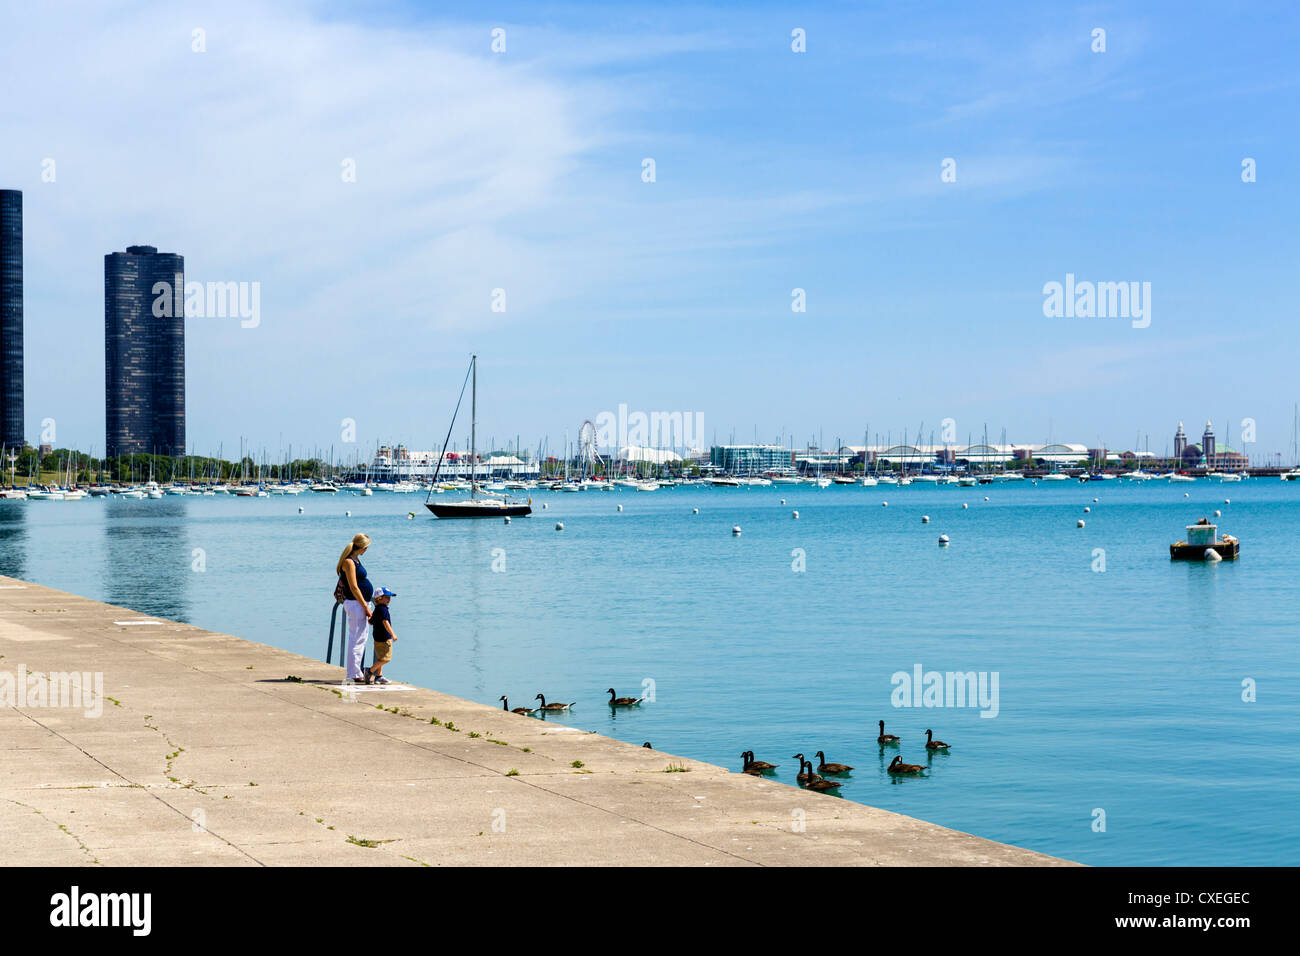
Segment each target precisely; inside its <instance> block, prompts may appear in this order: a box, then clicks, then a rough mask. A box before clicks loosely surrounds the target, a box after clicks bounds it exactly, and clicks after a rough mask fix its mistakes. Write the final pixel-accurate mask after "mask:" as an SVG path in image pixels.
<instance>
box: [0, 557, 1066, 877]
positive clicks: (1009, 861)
mask: <svg viewBox="0 0 1300 956" xmlns="http://www.w3.org/2000/svg"><path fill="white" fill-rule="evenodd" d="M342 676H343V675H342V670H341V669H340V668H338V667H335V666H331V665H329V664H323V663H321V662H319V661H315V660H311V659H309V658H305V657H302V656H299V655H297V654H291V653H289V652H287V651H282V650H279V649H277V648H274V647H268V646H266V645H264V644H257V643H253V642H251V641H246V640H242V639H240V638H238V637H233V636H230V635H226V634H218V633H214V632H211V631H206V630H202V629H200V628H196V627H192V626H190V625H187V624H182V623H178V622H175V621H169V620H163V619H160V618H152V617H148V616H146V615H142V614H139V613H137V612H135V611H131V610H128V609H126V608H122V607H114V606H112V605H108V604H101V603H99V602H96V601H92V600H89V599H87V598H83V597H78V596H76V595H72V594H67V593H64V592H61V591H55V590H52V589H50V588H46V587H41V586H39V585H36V584H31V583H28V582H25V581H19V580H15V579H13V578H5V577H0V754H2V759H0V832H3V833H5V834H6V838H5V839H4V841H3V845H2V847H0V863H3V864H5V865H10V866H12V865H41V866H51V865H86V866H95V865H104V866H113V865H117V866H151V865H206V866H218V865H221V866H225V865H230V866H275V865H297V866H302V865H317V864H329V865H332V864H363V865H395V866H396V865H403V866H421V865H430V866H437V865H477V866H506V865H533V866H573V865H600V866H620V865H676V866H684V865H692V866H723V865H725V866H741V865H757V866H762V865H800V866H802V865H816V866H858V865H970V866H989V865H1011V866H1042V865H1048V866H1050V865H1069V864H1068V863H1067V861H1064V860H1058V859H1054V858H1052V857H1049V856H1044V855H1042V854H1039V853H1035V852H1032V851H1029V850H1024V849H1019V848H1017V847H1013V846H1008V845H1006V844H1002V843H996V842H993V841H991V840H985V839H982V838H980V837H976V836H972V835H970V834H966V833H960V832H958V831H955V830H950V829H946V828H944V827H941V826H937V825H935V824H932V823H926V822H923V821H920V820H915V819H912V818H910V817H906V816H902V815H900V814H896V813H891V812H888V811H885V810H879V809H876V808H873V807H868V806H863V805H861V804H857V803H852V802H850V801H847V800H842V799H839V798H836V797H832V796H826V795H822V794H817V793H810V792H807V791H804V790H801V789H799V788H796V787H793V786H789V785H786V784H782V783H778V782H776V781H771V780H763V779H760V778H755V777H750V776H746V775H744V774H740V773H733V772H729V771H728V770H726V769H725V768H722V767H717V766H714V765H711V764H707V763H702V762H700V761H697V760H690V759H688V758H684V757H678V756H674V755H672V754H669V753H663V752H660V751H655V750H648V749H645V748H642V747H637V746H633V745H630V744H626V743H623V742H621V741H617V740H612V739H610V738H608V737H603V736H600V735H598V734H593V733H587V732H584V731H581V730H576V729H572V728H567V727H563V726H559V725H557V724H554V723H548V722H545V721H542V720H538V719H534V718H532V717H523V716H517V715H515V714H509V713H505V712H504V711H502V710H500V709H498V708H495V707H489V706H486V705H483V704H477V703H474V702H471V701H467V700H462V699H460V698H457V697H451V696H449V695H447V694H441V693H438V692H436V691H432V690H425V689H422V688H418V687H401V688H398V689H389V688H374V689H371V688H364V687H363V688H358V689H356V690H352V689H350V688H349V687H347V686H345V685H343V684H341V680H342Z"/></svg>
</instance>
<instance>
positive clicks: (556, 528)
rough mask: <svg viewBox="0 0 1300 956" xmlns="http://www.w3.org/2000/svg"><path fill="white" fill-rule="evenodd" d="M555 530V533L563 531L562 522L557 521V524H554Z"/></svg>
mask: <svg viewBox="0 0 1300 956" xmlns="http://www.w3.org/2000/svg"><path fill="white" fill-rule="evenodd" d="M555 530H556V531H563V530H564V522H563V521H557V522H555Z"/></svg>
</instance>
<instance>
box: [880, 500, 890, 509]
mask: <svg viewBox="0 0 1300 956" xmlns="http://www.w3.org/2000/svg"><path fill="white" fill-rule="evenodd" d="M880 507H882V508H888V507H889V502H888V501H882V502H881V503H880Z"/></svg>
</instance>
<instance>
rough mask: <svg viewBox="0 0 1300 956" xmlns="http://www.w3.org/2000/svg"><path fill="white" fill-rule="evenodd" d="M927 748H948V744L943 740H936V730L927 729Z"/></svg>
mask: <svg viewBox="0 0 1300 956" xmlns="http://www.w3.org/2000/svg"><path fill="white" fill-rule="evenodd" d="M925 749H926V750H947V749H948V745H947V744H946V743H944V742H943V741H942V740H935V739H934V731H933V730H927V731H926V732H925Z"/></svg>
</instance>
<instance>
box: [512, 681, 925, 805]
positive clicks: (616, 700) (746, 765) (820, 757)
mask: <svg viewBox="0 0 1300 956" xmlns="http://www.w3.org/2000/svg"><path fill="white" fill-rule="evenodd" d="M605 693H607V694H609V700H608V701H606V703H607V704H608V705H609V706H610V707H635V706H637V705H638V704H640V703H641V702H642V701H643V700H644V699H645V698H643V697H619V696H618V694H617V693H616V692H615V690H614V688H612V687H611V688H609V689H608V690H606V691H605ZM498 699H499V700H500V701H501V709H502V710H506V711H509V712H510V713H512V714H522V715H523V716H525V717H531V716H532V715H533V714H537V713H544V714H545V713H551V714H553V713H558V712H560V711H567V710H569V709H571V708H572V707H573V706H574V704H576V703H577V701H576V700H575V701H571V702H569V703H567V704H563V703H560V702H558V701H551V702H550V703H547V700H546V695H545V694H538V695H537V696H536V697H534V698H533V699H534V700H537V701H541V703H540V704H538V705H537V706H536V707H511V706H510V701H509V700H508V699H507V698H506V695H505V694H502V695H501V697H500V698H498ZM878 723H879V725H880V734H879V736H877V737H876V743H877V744H879V745H880V746H881V747H882V748H884V747H897V746H898V745H899V744H900V743H902V741H901V740H900V739H899V738H898V736H897V735H895V734H887V733H885V722H884V721H883V720H881V721H878ZM641 746H642V747H647V748H650V741H648V740H647V741H646V742H645V743H643V744H642V745H641ZM651 749H653V748H651ZM925 749H926V751H927V752H929V753H935V752H940V753H947V752H948V751H949V749H950V747H949V745H948V744H946V743H944V742H943V741H942V740H935V739H934V731H933V730H926V732H925ZM813 756H814V757H816V758H817V772H816V773H814V772H813V764H812V761H811V760H808V759H807V758H806V757H804V755H803V754H794V755H793V756H792V757H791V758H790V759H792V760H798V761H799V772H798V773H797V774H796V775H795V780H797V781H798V782H799V785H800V786H801V787H803V788H804V789H805V790H815V791H816V792H818V793H825V792H826V791H828V790H838V789H839V788H840V786H841V783H840V781H838V780H827V779H826V777H825V776H822V775H823V774H825V775H826V776H831V777H844V776H847V775H848V774H850V773H852V772H853V768H852V767H850V766H849V765H848V764H846V763H831V762H829V761H827V759H826V753H825V751H821V750H819V751H817V753H815V754H813ZM740 759H741V760H742V761H743V763H742V765H741V772H743V773H747V774H749V775H750V776H752V777H761V776H763V775H765V774H769V773H771V772H772V771H773V770H775V769H776V768H777V766H778V765H777V764H774V763H768V762H767V761H766V760H755V759H754V751H752V750H746V751H745V752H744V753H742V754H741V755H740ZM805 767H806V768H807V769H806V770H805V769H804V768H805ZM885 769H886V770H887V771H888V772H889V773H890V774H892V775H893V776H915V775H917V774H920V773H924V772H925V770H926V769H927V768H926V767H925V766H924V765H922V764H919V763H903V758H902V757H899V756H895V757H894V759H893V760H891V761H890V762H889V766H888V767H886V768H885Z"/></svg>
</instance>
